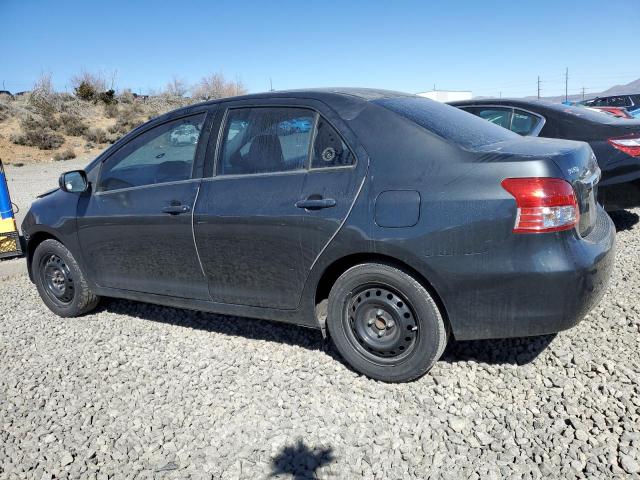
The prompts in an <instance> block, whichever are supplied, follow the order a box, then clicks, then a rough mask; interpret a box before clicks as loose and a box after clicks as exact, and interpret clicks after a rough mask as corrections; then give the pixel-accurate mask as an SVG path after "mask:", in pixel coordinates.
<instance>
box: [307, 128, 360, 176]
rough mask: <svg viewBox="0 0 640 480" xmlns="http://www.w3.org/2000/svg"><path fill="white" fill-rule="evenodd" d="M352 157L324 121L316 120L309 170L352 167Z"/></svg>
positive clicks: (342, 142)
mask: <svg viewBox="0 0 640 480" xmlns="http://www.w3.org/2000/svg"><path fill="white" fill-rule="evenodd" d="M354 160H355V159H354V157H353V154H352V153H351V150H349V147H347V145H346V144H345V143H344V141H343V140H342V137H341V136H340V135H339V134H338V132H337V131H336V130H335V129H334V128H333V127H332V126H331V125H330V124H329V123H327V121H326V120H325V119H323V118H322V117H320V118H319V119H318V130H317V132H316V139H315V142H314V144H313V157H312V159H311V168H327V167H343V166H345V165H353V163H354Z"/></svg>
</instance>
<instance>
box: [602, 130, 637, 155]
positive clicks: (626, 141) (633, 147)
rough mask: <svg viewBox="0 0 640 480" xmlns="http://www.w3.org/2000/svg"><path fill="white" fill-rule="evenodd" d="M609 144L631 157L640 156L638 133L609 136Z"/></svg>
mask: <svg viewBox="0 0 640 480" xmlns="http://www.w3.org/2000/svg"><path fill="white" fill-rule="evenodd" d="M607 142H609V145H611V146H612V147H614V148H617V149H618V150H620V151H623V152H624V153H626V154H627V155H631V156H632V157H640V135H638V134H634V135H633V136H628V137H618V138H610V139H609V140H607Z"/></svg>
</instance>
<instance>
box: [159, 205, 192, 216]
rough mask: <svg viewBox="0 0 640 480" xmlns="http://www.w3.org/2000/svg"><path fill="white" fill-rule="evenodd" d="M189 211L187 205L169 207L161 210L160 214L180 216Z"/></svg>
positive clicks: (189, 208)
mask: <svg viewBox="0 0 640 480" xmlns="http://www.w3.org/2000/svg"><path fill="white" fill-rule="evenodd" d="M189 210H191V207H190V206H189V205H169V206H168V207H164V208H163V209H162V213H168V214H169V215H180V214H181V213H187V212H188V211H189Z"/></svg>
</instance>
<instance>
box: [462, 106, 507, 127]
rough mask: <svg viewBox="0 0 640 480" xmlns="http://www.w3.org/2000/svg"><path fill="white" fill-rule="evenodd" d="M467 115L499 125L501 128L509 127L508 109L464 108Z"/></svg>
mask: <svg viewBox="0 0 640 480" xmlns="http://www.w3.org/2000/svg"><path fill="white" fill-rule="evenodd" d="M464 110H466V111H467V112H469V113H473V114H474V115H477V116H478V117H480V118H483V119H484V120H487V121H489V122H491V123H493V124H494V125H499V126H501V127H502V128H510V127H511V109H510V108H496V107H466V108H465V109H464Z"/></svg>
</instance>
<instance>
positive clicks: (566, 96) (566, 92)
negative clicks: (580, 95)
mask: <svg viewBox="0 0 640 480" xmlns="http://www.w3.org/2000/svg"><path fill="white" fill-rule="evenodd" d="M564 101H565V102H568V101H569V67H567V69H566V71H565V74H564Z"/></svg>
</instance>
